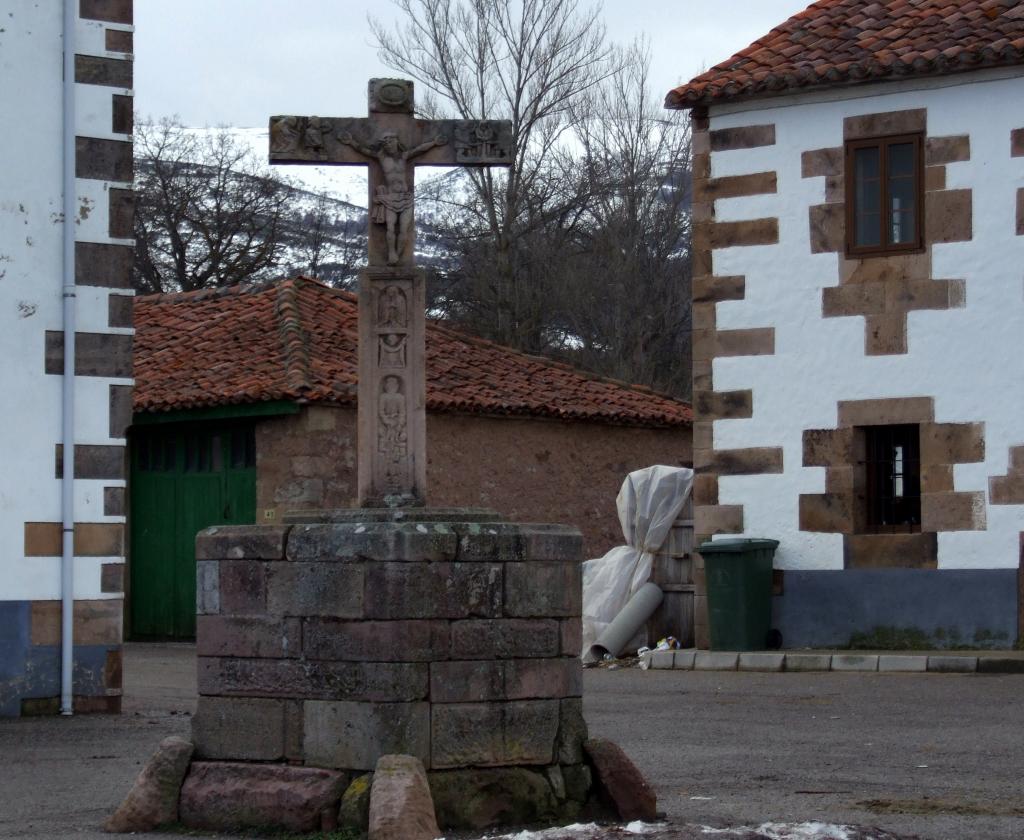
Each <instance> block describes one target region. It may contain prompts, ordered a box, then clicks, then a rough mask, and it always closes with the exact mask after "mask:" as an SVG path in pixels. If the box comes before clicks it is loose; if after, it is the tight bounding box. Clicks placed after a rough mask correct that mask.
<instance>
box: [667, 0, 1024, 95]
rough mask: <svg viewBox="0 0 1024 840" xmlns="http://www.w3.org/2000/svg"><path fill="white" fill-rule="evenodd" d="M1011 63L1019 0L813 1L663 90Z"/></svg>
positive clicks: (859, 78)
mask: <svg viewBox="0 0 1024 840" xmlns="http://www.w3.org/2000/svg"><path fill="white" fill-rule="evenodd" d="M1016 64H1024V3H1022V2H1021V0H819V2H817V3H813V4H811V5H810V6H809V7H808V8H807V9H806V10H804V11H802V12H800V13H799V14H797V15H794V16H793V17H791V18H790V19H789V20H787V21H786V22H785V23H783V24H782V25H781V26H778V27H776V28H775V29H773V30H772V31H771V32H769V33H768V34H767V35H765V36H764V37H763V38H760V39H758V40H757V41H755V42H754V43H753V44H751V45H750V46H749V47H747V48H746V49H745V50H742V51H740V52H738V53H736V55H734V56H733V57H732V58H730V59H728V60H727V61H723V62H722V63H721V64H718V65H716V66H715V67H712V68H711V69H710V70H708V71H707V72H705V73H702V74H701V75H699V76H697V78H695V79H693V81H691V82H690V83H689V84H685V85H682V86H681V87H678V88H676V89H675V90H673V91H670V92H669V94H668V96H667V97H666V99H665V107H667V108H692V107H694V106H696V105H710V104H714V103H719V102H724V101H726V100H732V99H738V98H741V97H742V98H752V97H756V96H770V95H772V94H781V93H791V92H793V91H794V90H802V89H805V88H809V87H818V86H824V85H838V84H851V83H856V82H874V81H883V80H886V79H901V78H906V77H910V76H927V75H945V74H950V73H958V72H962V71H965V70H975V69H979V68H982V67H1003V66H1008V65H1016Z"/></svg>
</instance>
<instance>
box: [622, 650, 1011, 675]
mask: <svg viewBox="0 0 1024 840" xmlns="http://www.w3.org/2000/svg"><path fill="white" fill-rule="evenodd" d="M640 667H641V668H643V669H645V670H650V669H653V670H657V671H666V670H673V671H762V672H783V671H790V672H800V673H807V672H809V671H819V672H820V671H841V672H844V673H858V672H859V673H883V674H921V673H932V674H975V673H978V674H1024V658H1018V657H999V656H972V655H970V654H968V653H966V652H965V653H963V654H957V653H950V654H941V655H940V654H932V655H928V654H913V653H892V654H884V653H883V654H861V653H852V652H851V653H810V652H807V653H804V652H801V653H797V652H793V653H782V652H776V651H751V652H745V653H737V652H731V651H705V650H693V649H692V648H691V649H687V650H677V651H670V650H669V651H665V650H652V651H649V652H648V653H645V654H644V655H643V656H642V657H641V666H640Z"/></svg>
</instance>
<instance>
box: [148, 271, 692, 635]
mask: <svg viewBox="0 0 1024 840" xmlns="http://www.w3.org/2000/svg"><path fill="white" fill-rule="evenodd" d="M135 312H136V314H135V324H136V329H137V331H138V335H137V353H136V366H135V372H136V377H137V388H136V392H135V415H134V426H133V428H132V432H131V450H132V458H131V487H132V489H131V501H132V505H131V508H132V510H131V533H132V538H131V550H130V554H129V567H130V569H131V574H130V578H131V587H130V591H129V601H130V609H129V614H130V617H131V632H132V633H133V634H134V635H137V636H185V637H187V636H191V635H192V634H193V632H194V620H195V616H194V609H192V605H193V604H194V597H193V593H194V585H195V570H194V562H193V550H192V545H193V540H194V538H195V534H196V532H197V531H198V530H199V529H200V528H203V527H206V526H208V525H214V524H218V523H223V524H229V523H235V524H244V523H252V522H257V523H260V524H274V523H276V522H279V521H280V520H281V517H282V515H283V513H285V512H286V511H289V510H296V509H307V510H308V509H323V508H340V507H348V506H351V505H353V504H354V499H355V496H356V452H357V448H356V411H355V401H356V376H357V361H356V344H357V343H356V315H357V313H356V298H355V296H354V295H351V294H349V293H347V292H342V291H338V290H334V289H330V288H328V287H326V286H324V285H322V284H321V283H318V282H317V281H314V280H308V279H304V278H299V279H295V280H285V281H282V282H280V283H277V284H273V285H268V286H263V287H258V288H245V287H230V288H226V289H220V290H215V291H204V292H190V293H185V294H175V295H157V296H151V297H142V298H139V299H138V300H137V305H136V309H135ZM426 345H427V363H426V364H427V442H428V444H427V445H428V457H429V461H428V466H427V477H428V488H429V493H428V503H429V504H430V505H431V506H433V507H460V506H468V507H486V508H491V509H494V510H496V511H498V512H499V513H501V514H503V515H505V516H508V517H509V518H511V519H512V520H515V521H520V522H552V521H554V522H563V523H566V524H569V525H573V526H576V527H578V528H579V529H580V530H581V531H582V532H583V535H584V545H585V549H584V552H585V555H586V556H589V557H594V556H599V555H600V554H602V553H603V552H605V551H606V550H607V549H608V548H610V547H612V546H613V545H617V544H619V543H620V542H621V539H622V534H621V529H620V526H619V524H618V519H617V515H616V511H615V496H616V494H617V493H618V490H619V486H620V485H621V483H622V480H623V479H624V477H625V476H626V474H627V473H628V472H630V471H631V470H634V469H637V468H639V467H643V466H649V465H651V464H655V463H663V464H670V465H687V466H688V465H689V464H690V463H691V442H690V418H691V414H690V407H689V405H687V404H684V403H681V402H679V401H676V400H673V399H670V398H667V397H664V396H661V395H659V394H656V393H653V392H651V391H650V390H647V389H644V388H640V387H637V386H632V385H627V384H625V383H621V382H614V381H610V380H606V379H601V378H598V377H595V376H591V375H588V374H585V373H582V372H580V371H577V370H575V369H573V368H571V367H569V366H567V365H564V364H560V363H557V362H554V361H551V360H549V359H542V358H538V357H531V356H526V355H523V354H521V353H517V352H515V351H512V350H510V349H508V348H504V347H500V346H498V345H495V344H492V343H490V342H487V341H484V340H481V339H477V338H473V337H470V336H467V335H465V334H463V333H459V332H456V331H454V330H451V329H448V328H446V327H443V326H441V325H439V324H436V323H429V324H428V327H427V338H426ZM169 590H170V591H172V592H174V593H175V596H174V599H172V600H176V601H177V602H178V606H177V607H172V606H170V605H169V603H168V598H167V597H166V593H167V592H168V591H169Z"/></svg>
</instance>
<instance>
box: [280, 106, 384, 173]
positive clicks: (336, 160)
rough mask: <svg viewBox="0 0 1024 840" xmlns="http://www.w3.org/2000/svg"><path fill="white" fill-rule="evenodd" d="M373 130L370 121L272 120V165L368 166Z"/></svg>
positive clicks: (291, 118)
mask: <svg viewBox="0 0 1024 840" xmlns="http://www.w3.org/2000/svg"><path fill="white" fill-rule="evenodd" d="M373 129H374V125H373V122H372V121H371V120H369V119H366V118H356V117H298V116H277V117H271V118H270V162H271V163H312V164H332V165H340V166H366V164H367V163H368V162H369V161H368V160H367V158H368V157H372V156H373V155H374V151H373V149H372V148H371V146H372V141H373ZM342 138H345V139H346V140H349V141H351V142H342Z"/></svg>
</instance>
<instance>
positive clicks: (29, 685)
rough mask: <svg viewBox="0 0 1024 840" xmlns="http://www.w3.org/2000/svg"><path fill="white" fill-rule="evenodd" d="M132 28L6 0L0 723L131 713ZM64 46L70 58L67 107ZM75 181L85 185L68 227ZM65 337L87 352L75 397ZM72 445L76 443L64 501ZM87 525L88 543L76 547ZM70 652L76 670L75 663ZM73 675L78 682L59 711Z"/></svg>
mask: <svg viewBox="0 0 1024 840" xmlns="http://www.w3.org/2000/svg"><path fill="white" fill-rule="evenodd" d="M65 6H66V9H65V8H63V7H65ZM131 24H132V0H66V2H64V3H62V2H61V1H60V0H47V2H31V0H0V67H2V72H0V104H2V110H3V113H4V116H5V119H6V121H7V122H6V124H7V127H8V128H7V130H6V131H5V132H4V134H3V135H2V137H0V159H2V160H3V166H2V168H0V354H2V356H3V358H5V359H6V360H7V362H6V364H5V365H4V373H3V385H4V388H3V392H4V400H5V407H6V411H5V417H4V420H5V423H4V435H3V439H2V440H3V442H2V444H0V451H2V459H0V463H2V466H3V469H2V470H0V716H10V715H19V714H29V713H36V712H43V711H56V709H57V707H58V704H61V705H63V706H65V707H67V706H68V705H69V703H70V701H71V700H72V697H73V705H74V710H75V711H117V710H118V709H119V707H120V699H121V698H120V694H121V638H122V631H121V627H122V618H121V614H122V602H123V595H122V590H123V586H122V580H123V569H124V565H123V563H124V521H125V519H124V513H125V511H124V506H125V466H124V452H125V439H124V438H125V428H126V425H127V424H128V423H129V422H130V418H131V384H132V380H131V375H132V357H131V347H132V330H131V303H132V299H131V290H130V285H129V279H130V278H129V274H130V269H131V263H132V255H133V249H132V244H133V242H132V239H131V236H132V211H133V201H132V192H131V186H132V185H131V181H132V142H131V140H132V138H131V131H132V90H131V88H132V61H131V52H132V25H131ZM65 30H70V31H71V36H72V37H71V38H69V39H68V44H69V46H70V47H71V50H72V52H73V56H72V59H73V61H72V62H69V63H71V65H72V67H71V68H69V69H70V70H71V71H72V72H73V79H71V80H69V83H70V88H69V89H68V90H67V91H66V92H65V82H64V78H63V72H62V67H63V60H62V59H63V52H64V42H65V37H64V36H65V34H66V31H65ZM66 93H67V94H68V95H66ZM65 178H67V179H68V182H69V183H73V185H74V189H73V193H74V194H73V195H72V196H70V198H71V199H72V200H71V202H69V204H68V205H67V206H68V207H69V208H70V209H71V213H72V216H73V218H72V219H71V221H72V224H71V225H70V226H69V225H66V224H65V201H64V192H65V191H64V186H63V185H64V182H65V181H64V179H65ZM68 192H69V193H70V192H71V190H69V191H68ZM67 235H69V236H70V239H68V240H67V241H65V237H66V236H67ZM65 269H67V271H65ZM66 284H68V286H69V301H70V302H71V304H72V305H70V306H68V307H67V310H68V314H69V315H71V313H73V315H72V319H73V320H70V321H69V320H68V319H67V318H66V316H65V305H64V303H63V299H64V297H65V291H64V290H65V285H66ZM71 292H73V297H71V296H70V293H71ZM66 327H71V329H73V330H74V337H75V354H74V362H75V375H73V376H71V377H68V382H67V386H65V377H64V376H63V358H64V337H65V333H64V330H65V328H66ZM69 399H70V400H72V402H71V403H69V402H68V401H69ZM71 404H73V418H69V419H72V421H73V422H69V423H68V424H67V425H68V431H67V436H66V437H65V429H64V425H65V424H64V423H63V421H62V417H63V414H64V410H65V406H66V405H71ZM63 440H69V441H73V442H74V444H75V457H74V470H73V479H72V480H70V481H69V482H68V483H67V488H66V489H65V488H64V484H65V482H64V481H63V480H62V478H61V474H62V458H61V452H62V449H61V443H62V441H63ZM65 493H66V494H67V495H66V496H65ZM68 502H71V504H68ZM72 510H73V514H72V518H69V520H68V525H70V524H72V523H73V525H74V528H73V538H70V539H67V540H65V539H64V538H63V537H62V533H63V532H64V531H65V530H68V529H66V528H64V527H63V522H64V519H65V516H66V514H68V513H70V512H71V511H72ZM65 542H66V543H67V551H66V553H67V557H66V558H63V559H62V553H64V552H65V549H64V546H63V544H64V543H65ZM72 545H73V548H72ZM62 568H66V571H67V574H66V575H62ZM62 599H66V600H67V609H68V613H69V614H70V615H73V621H72V622H70V623H69V624H70V627H69V629H72V630H73V633H71V635H70V637H69V636H67V635H66V634H65V635H63V636H62ZM72 602H73V605H72ZM72 606H73V609H72ZM69 638H70V639H71V640H72V645H73V657H69V661H68V662H62V660H63V658H64V657H63V656H62V653H63V652H64V651H67V652H69V653H70V652H71V651H72V647H71V646H69V645H68V644H67V642H68V639H69ZM67 665H71V666H72V667H71V669H68V668H67V667H66V666H67ZM64 673H67V674H69V675H70V674H72V673H73V681H71V680H69V681H68V683H67V684H66V685H64V686H63V688H64V696H63V698H62V674H64ZM62 699H63V702H62Z"/></svg>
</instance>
